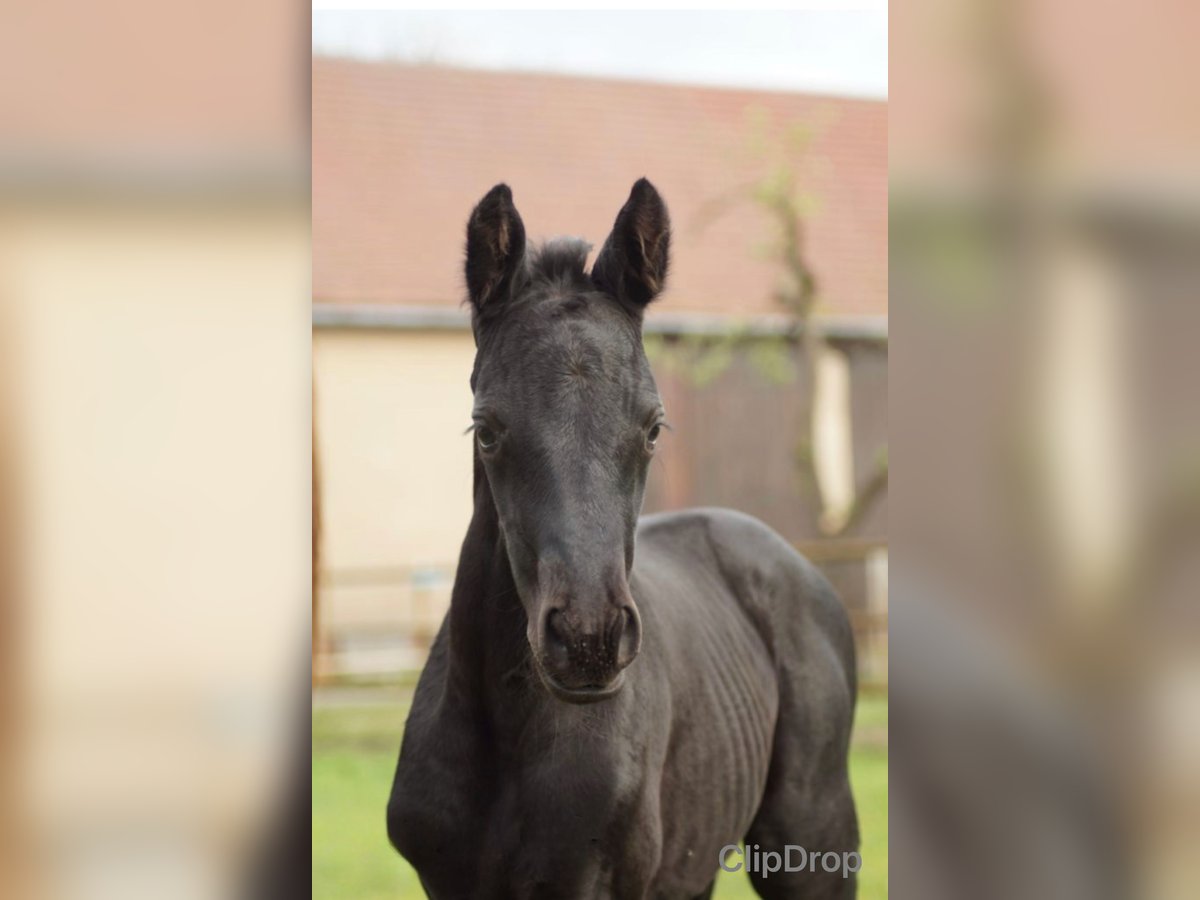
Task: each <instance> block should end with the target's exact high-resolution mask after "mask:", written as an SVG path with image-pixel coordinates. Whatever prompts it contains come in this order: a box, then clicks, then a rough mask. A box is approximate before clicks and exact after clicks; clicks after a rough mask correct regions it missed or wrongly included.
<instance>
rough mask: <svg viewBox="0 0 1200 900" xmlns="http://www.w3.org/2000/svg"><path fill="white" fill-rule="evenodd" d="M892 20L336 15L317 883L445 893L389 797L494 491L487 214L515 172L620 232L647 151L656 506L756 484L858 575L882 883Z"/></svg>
mask: <svg viewBox="0 0 1200 900" xmlns="http://www.w3.org/2000/svg"><path fill="white" fill-rule="evenodd" d="M886 41H887V18H886V12H885V11H883V10H880V9H877V10H875V11H873V12H872V11H861V10H860V11H856V12H842V13H837V12H829V11H824V12H821V11H810V12H796V13H757V14H754V15H748V16H747V15H738V14H734V13H691V14H682V13H632V12H631V13H582V12H580V13H568V12H558V13H518V12H505V13H500V12H496V13H444V14H437V13H398V12H391V13H364V12H346V13H342V12H339V13H333V12H318V13H316V14H314V17H313V60H312V185H313V200H312V214H313V285H312V290H313V355H314V356H313V358H314V363H313V374H314V420H313V421H314V428H315V440H314V448H315V454H316V460H317V472H318V478H317V485H318V491H317V496H318V499H319V503H320V515H319V532H320V536H319V545H318V547H319V549H318V559H319V565H318V568H317V590H316V592H315V594H314V605H313V622H314V642H313V662H312V664H313V678H314V685H315V693H314V699H313V791H314V794H313V879H314V881H313V896H314V897H327V898H335V897H336V898H340V897H348V896H353V897H357V898H368V897H378V898H384V897H402V896H420V891H419V888H418V887H417V886H416V883H415V880H414V878H413V876H412V874H411V872H410V871H408V869H407V867H406V866H405V865H404V863H403V861H402V860H400V859H399V858H398V857H397V856H396V855H395V854H394V853H393V852H392V851H391V850H390V848H389V847H388V846H387V843H386V836H385V834H384V832H383V828H382V824H381V823H382V811H383V804H384V803H385V801H386V797H387V794H388V791H389V788H390V780H391V775H392V770H393V768H394V764H395V758H396V754H397V751H398V747H399V741H400V736H401V733H402V726H403V719H404V715H405V713H406V711H407V704H408V702H409V698H410V695H411V689H412V685H413V683H414V681H415V676H416V673H417V672H418V671H419V669H420V667H421V666H422V664H423V662H424V659H425V655H426V653H427V651H428V647H429V644H430V641H431V640H432V638H433V636H434V635H435V634H436V632H437V629H438V627H439V625H440V623H441V619H442V616H443V615H444V613H445V611H446V608H447V605H448V602H449V597H450V589H451V586H452V581H453V575H454V569H455V565H456V562H457V558H458V550H459V545H460V544H461V542H462V539H463V535H464V534H465V532H466V527H467V523H468V520H469V518H470V514H471V474H470V473H471V446H472V445H471V440H470V438H469V436H465V435H464V429H465V428H466V427H467V425H468V424H469V413H470V408H471V395H470V389H469V386H468V378H469V375H470V372H471V366H472V360H473V357H474V342H473V339H472V336H471V331H470V322H469V315H468V312H467V310H466V309H465V308H464V305H463V299H464V296H465V294H464V287H463V279H462V274H461V271H462V248H463V241H464V233H465V223H466V218H467V216H468V214H469V212H470V210H471V208H472V207H473V205H474V204H475V203H476V202H477V201H478V199H479V198H480V197H481V196H482V195H483V194H484V193H485V192H486V191H487V190H488V189H489V188H490V187H491V186H492V185H493V184H496V183H498V182H501V181H503V182H506V183H508V184H509V185H510V186H511V187H512V189H513V192H514V199H515V202H516V204H517V207H518V209H519V210H520V212H521V215H522V217H523V219H524V221H525V224H526V228H527V230H528V231H529V234H530V237H531V239H535V240H536V239H538V238H547V237H553V236H556V235H579V236H582V237H584V238H586V239H588V240H589V241H590V242H592V243H593V245H594V246H595V247H596V248H597V249H598V248H599V246H600V244H602V243H603V241H604V238H605V237H606V236H607V234H608V231H609V229H610V228H611V226H612V222H613V220H614V218H615V217H616V213H617V211H618V210H619V209H620V207H621V204H622V203H623V202H624V201H625V198H626V197H627V196H628V192H629V189H630V187H631V185H632V184H633V182H634V181H635V180H636V179H637V178H639V177H641V176H646V177H648V178H650V180H651V181H653V182H654V184H655V185H656V186H657V187H658V189H659V191H660V192H661V193H662V195H663V196H664V198H665V199H666V201H667V204H668V206H669V208H670V212H671V217H672V224H673V230H674V236H673V241H672V254H673V255H672V273H671V277H670V280H669V284H668V289H667V291H666V292H665V294H664V295H663V297H662V298H661V299H660V300H659V301H657V302H656V303H655V305H654V306H653V307H652V308H651V310H650V311H649V312H648V314H647V318H646V327H645V331H646V346H647V351H648V354H649V356H650V359H651V363H652V366H653V368H654V371H655V377H656V379H657V381H658V386H659V390H660V392H661V394H662V396H663V399H664V403H665V406H666V409H667V416H668V418H669V420H670V421H671V423H672V425H673V430H672V431H671V432H670V433H669V435H668V436H667V437H666V438H665V439H664V441H663V444H662V449H661V451H660V452H659V453H658V454H657V455H656V458H655V463H654V466H653V468H652V470H651V475H650V479H649V485H648V489H647V496H646V504H645V511H646V512H654V511H658V510H665V509H676V508H680V507H686V506H696V505H720V506H730V507H734V508H737V509H740V510H743V511H745V512H748V513H750V514H752V515H755V516H758V517H760V518H762V519H763V520H764V521H766V522H767V523H769V524H770V525H771V526H773V527H774V528H775V529H776V530H777V531H779V532H780V533H781V534H782V535H784V536H785V537H786V538H787V539H788V540H790V541H791V542H793V543H794V544H795V545H796V546H797V547H799V548H800V549H801V550H802V551H803V552H805V553H806V554H807V555H809V556H810V557H811V558H812V559H814V560H815V561H816V562H817V564H818V565H819V566H820V567H821V568H822V569H823V570H824V571H825V572H826V574H827V575H828V576H829V578H830V579H831V580H832V581H833V583H834V585H835V586H836V588H837V589H838V591H839V593H840V594H841V596H842V599H843V600H844V602H845V603H846V605H847V607H848V608H849V609H850V611H851V616H852V619H853V622H854V627H855V632H856V635H857V637H858V646H859V660H860V668H861V677H862V682H863V696H864V699H863V704H862V708H861V711H860V719H859V728H858V730H857V732H856V743H855V755H854V759H853V766H854V771H853V777H854V784H855V789H856V791H857V792H858V795H859V805H860V810H861V813H862V816H863V829H864V835H865V842H864V865H863V872H862V875H861V878H862V880H863V891H862V896H863V897H868V898H876V897H884V896H886V894H887V762H886V760H887V756H886V753H887V672H888V660H887V653H888V646H887V619H888V577H887V554H888V535H887V517H888V510H887V480H888V453H887V366H888V284H887V227H888V226H887V182H886V166H887V102H886V95H887V44H886ZM719 896H722V897H733V896H751V894H750V892H749V884H748V882H747V881H746V880H745V878H744V876H737V877H736V878H726V879H725V881H723V882H722V886H721V890H720V892H719Z"/></svg>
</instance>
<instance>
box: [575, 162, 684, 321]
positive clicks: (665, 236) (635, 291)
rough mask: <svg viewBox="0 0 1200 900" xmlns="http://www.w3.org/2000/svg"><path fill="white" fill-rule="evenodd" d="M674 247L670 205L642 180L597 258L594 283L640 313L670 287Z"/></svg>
mask: <svg viewBox="0 0 1200 900" xmlns="http://www.w3.org/2000/svg"><path fill="white" fill-rule="evenodd" d="M670 247H671V219H670V217H669V216H668V215H667V205H666V204H665V203H663V199H662V197H660V196H659V194H658V191H657V190H655V188H654V185H652V184H651V183H650V182H649V181H647V180H646V179H645V178H639V179H638V181H637V183H636V184H634V186H633V190H632V191H630V193H629V199H628V200H626V201H625V205H624V206H623V207H621V211H620V212H619V213H617V221H616V222H615V223H614V224H613V230H612V234H610V235H609V236H608V240H607V241H605V242H604V246H603V247H602V248H601V250H600V254H599V255H598V256H597V257H596V264H595V265H594V266H592V280H593V281H595V282H596V285H597V286H598V287H599V288H601V289H602V290H604V291H607V292H608V293H610V294H612V295H613V296H614V297H616V298H617V299H618V300H620V301H622V302H625V303H628V304H630V305H632V306H634V307H636V308H638V309H640V308H642V307H644V306H645V305H646V304H647V303H649V302H650V301H651V300H653V299H654V298H655V297H657V296H658V295H659V294H660V293H661V292H662V289H663V286H664V285H665V284H666V280H667V265H668V263H669V254H670Z"/></svg>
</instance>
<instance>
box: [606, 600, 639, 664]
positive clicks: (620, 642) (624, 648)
mask: <svg viewBox="0 0 1200 900" xmlns="http://www.w3.org/2000/svg"><path fill="white" fill-rule="evenodd" d="M613 628H614V631H615V634H614V637H615V638H616V640H615V641H614V644H615V646H616V648H617V668H618V669H623V668H625V667H626V666H627V665H629V664H630V663H631V662H633V659H634V657H635V656H637V655H638V650H639V649H641V646H642V626H641V621H640V619H639V617H638V614H637V611H636V610H635V609H634V607H632V606H624V607H622V608H621V615H620V616H618V618H617V622H616V624H615V625H614V626H613Z"/></svg>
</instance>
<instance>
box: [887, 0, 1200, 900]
mask: <svg viewBox="0 0 1200 900" xmlns="http://www.w3.org/2000/svg"><path fill="white" fill-rule="evenodd" d="M1198 28H1200V7H1197V5H1196V4H1175V3H1149V4H1136V3H1129V2H1114V3H1102V4H1092V3H1081V2H1074V0H1033V2H1024V3H1008V2H991V0H987V2H973V3H966V4H961V3H945V2H941V0H917V2H911V3H906V4H904V5H903V7H902V8H898V7H897V6H893V10H892V32H891V50H892V79H891V89H892V90H891V95H890V105H891V118H890V129H889V131H890V134H889V145H890V170H891V171H890V179H891V203H890V226H891V227H890V281H891V294H892V308H893V313H894V315H893V327H894V334H895V337H896V353H895V354H894V355H893V356H892V358H891V360H890V364H891V365H890V383H889V387H890V399H891V409H892V415H891V429H890V441H891V444H892V446H893V447H894V448H895V449H894V453H893V458H894V460H895V462H896V465H897V471H898V472H899V473H901V474H900V475H899V476H898V477H897V479H896V480H895V483H894V485H893V490H892V491H891V493H890V496H889V501H890V505H891V523H892V526H893V528H892V530H893V533H892V549H893V553H892V560H893V565H892V567H891V569H892V571H891V583H892V590H893V602H892V606H891V612H892V615H891V620H890V624H891V636H892V650H893V654H892V658H891V663H892V665H891V694H890V696H891V706H892V711H893V718H892V729H891V738H892V740H891V747H890V749H891V775H892V780H891V785H892V835H893V838H894V840H895V842H896V845H897V846H896V847H895V849H894V852H893V853H892V856H891V859H892V885H893V890H894V891H895V892H896V894H897V896H906V897H907V896H911V897H919V898H922V900H930V898H943V897H945V898H951V897H964V896H970V897H976V898H991V897H1054V898H1076V897H1079V898H1100V897H1130V896H1146V897H1165V898H1183V897H1195V896H1197V895H1198V893H1200V867H1198V861H1197V857H1196V853H1195V849H1196V847H1197V846H1200V816H1198V815H1197V813H1198V811H1200V665H1198V661H1200V653H1198V651H1200V630H1198V629H1197V625H1198V624H1200V617H1198V615H1197V613H1198V610H1200V606H1198V604H1197V600H1198V599H1200V570H1198V568H1197V563H1198V562H1200V544H1198V541H1197V538H1198V536H1200V532H1198V529H1197V525H1198V524H1200V491H1198V487H1200V480H1198V478H1197V476H1198V474H1200V404H1198V402H1197V386H1198V385H1200V357H1198V356H1197V353H1196V346H1197V338H1198V337H1200V168H1198V166H1197V160H1198V159H1200V153H1198V151H1200V116H1198V115H1197V111H1198V110H1200V96H1198V88H1200V68H1198V64H1200V62H1198V58H1197V55H1196V53H1195V45H1194V40H1193V36H1194V35H1195V34H1196V33H1197V29H1198Z"/></svg>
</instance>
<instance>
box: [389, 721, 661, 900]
mask: <svg viewBox="0 0 1200 900" xmlns="http://www.w3.org/2000/svg"><path fill="white" fill-rule="evenodd" d="M547 737H548V739H546V740H535V741H532V742H531V744H532V746H527V747H524V748H522V751H521V752H509V753H505V752H498V751H497V749H496V748H495V747H493V746H490V745H486V744H485V742H484V741H483V740H482V739H480V740H478V741H476V740H468V741H466V744H468V745H469V746H464V735H463V734H462V733H461V732H456V733H453V734H451V733H445V734H443V733H440V730H439V729H437V728H435V729H433V730H431V731H430V732H429V733H428V734H427V735H425V736H424V739H423V740H421V741H420V743H418V744H416V745H411V746H409V747H408V748H406V752H405V754H403V755H402V758H401V764H400V767H399V768H400V772H401V773H402V774H401V777H400V779H399V780H398V785H399V790H398V791H397V792H396V793H395V794H394V796H393V809H392V810H391V812H390V815H391V816H393V817H394V818H395V819H396V820H397V821H396V823H395V828H396V833H395V834H394V835H393V842H394V843H396V845H397V848H398V849H400V851H401V852H402V853H403V854H404V855H405V856H406V857H407V858H408V859H409V861H410V862H411V863H412V864H413V866H414V867H415V868H416V869H417V871H418V873H419V874H420V876H421V878H422V881H423V882H424V883H425V885H426V887H427V890H429V891H430V893H431V896H433V897H451V896H453V897H460V896H462V897H481V898H482V897H523V896H538V895H540V894H539V892H541V891H544V890H546V889H548V888H553V889H554V890H566V891H567V895H569V896H588V897H604V896H624V895H625V891H624V890H623V889H619V888H618V886H617V885H618V882H627V881H629V880H630V879H638V880H641V881H643V882H644V881H645V880H646V879H648V878H649V877H650V875H651V874H652V871H653V867H654V866H655V864H656V862H657V859H658V855H659V844H658V841H659V833H660V832H659V828H658V822H657V818H656V817H655V815H654V807H655V804H654V802H653V800H654V798H653V795H652V793H651V792H650V791H649V790H648V788H647V782H646V780H645V766H644V763H643V762H642V761H641V760H640V759H639V756H638V753H637V750H636V747H637V745H636V744H634V743H631V742H628V741H623V742H611V741H603V740H598V739H597V735H596V734H595V733H594V732H590V731H588V730H586V729H584V730H582V731H578V732H577V731H575V730H574V729H571V728H567V729H565V730H562V731H559V732H557V733H555V732H551V733H550V734H549V735H548V736H547ZM446 747H457V748H460V749H459V753H458V755H457V757H454V754H447V752H446V751H445V749H444V748H446Z"/></svg>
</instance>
